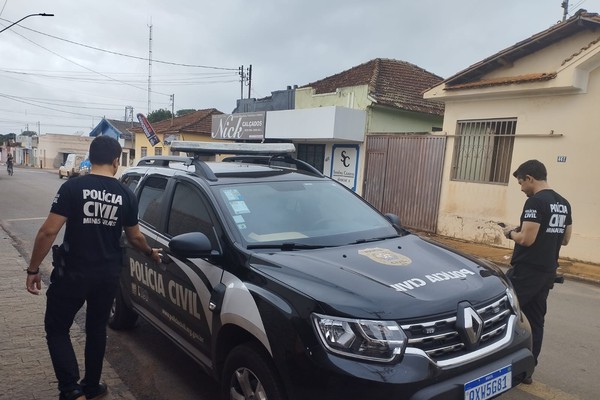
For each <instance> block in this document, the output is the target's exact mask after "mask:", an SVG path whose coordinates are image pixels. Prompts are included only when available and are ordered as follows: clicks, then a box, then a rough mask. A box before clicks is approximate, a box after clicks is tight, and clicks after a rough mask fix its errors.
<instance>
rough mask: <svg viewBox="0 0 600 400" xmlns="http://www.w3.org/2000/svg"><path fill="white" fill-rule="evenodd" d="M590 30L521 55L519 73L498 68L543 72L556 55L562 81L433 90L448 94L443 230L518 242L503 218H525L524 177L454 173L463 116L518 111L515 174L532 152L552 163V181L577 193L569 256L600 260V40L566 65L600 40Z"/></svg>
mask: <svg viewBox="0 0 600 400" xmlns="http://www.w3.org/2000/svg"><path fill="white" fill-rule="evenodd" d="M583 36H586V35H577V36H576V37H574V38H572V39H569V40H565V41H564V42H561V43H560V44H559V45H555V46H552V47H549V48H546V49H544V50H542V51H539V52H536V53H534V54H533V55H530V56H529V57H527V58H526V59H523V60H521V61H519V62H516V63H515V69H516V70H518V72H515V71H514V70H511V71H510V73H508V71H504V72H503V73H499V72H498V71H496V72H495V73H494V75H496V76H515V75H519V74H525V73H533V72H539V69H540V68H541V67H542V66H543V65H546V64H548V65H552V62H551V61H552V60H554V62H553V64H554V66H556V65H558V66H559V67H558V68H559V75H558V77H557V79H556V80H551V81H547V82H537V83H523V84H519V85H514V84H513V85H506V86H501V87H496V88H485V89H471V90H461V91H459V92H461V93H456V94H455V93H451V92H449V93H446V94H445V93H444V92H443V90H441V88H440V87H437V88H435V89H432V90H431V91H430V92H428V93H427V94H426V95H425V97H426V98H432V97H435V96H439V97H441V98H445V100H446V102H445V103H446V111H445V117H444V132H445V133H446V134H447V135H449V138H448V144H447V150H446V156H445V164H444V176H443V182H442V198H441V204H440V217H439V221H438V233H440V234H442V235H446V236H451V237H457V238H462V239H466V240H473V241H477V242H483V243H490V244H494V245H499V246H504V247H507V248H511V247H512V246H513V242H512V241H509V240H507V239H505V238H504V236H503V235H502V231H501V229H500V227H498V225H497V224H496V222H498V221H502V222H506V223H511V224H518V222H519V217H520V215H521V211H522V207H523V203H524V202H525V195H524V194H523V193H521V191H520V187H519V185H518V184H517V182H516V180H515V179H514V178H512V176H511V179H510V181H509V183H508V185H503V184H480V183H470V182H457V181H451V180H450V173H451V168H452V158H453V149H454V142H455V138H454V137H453V135H454V134H455V133H456V126H457V121H461V120H469V119H497V118H516V119H517V125H516V137H515V141H514V149H513V154H512V162H511V167H510V172H511V174H512V172H513V171H514V170H515V169H516V168H517V167H518V166H519V164H521V163H522V162H524V161H526V160H528V159H538V160H540V161H542V162H543V163H544V164H545V165H546V167H547V169H548V183H549V184H550V186H551V187H552V188H553V189H555V190H556V191H557V192H559V193H560V194H562V195H563V196H565V197H566V198H567V199H568V200H569V202H570V203H571V206H572V209H573V236H572V239H571V242H570V244H569V245H568V246H566V247H563V249H562V251H561V256H565V257H569V258H573V259H578V260H583V261H589V262H594V263H600V228H599V225H598V221H600V208H599V207H598V204H600V185H599V184H598V183H600V180H599V178H597V176H596V175H597V174H596V169H597V167H596V166H595V161H596V160H597V158H598V149H600V113H598V104H600V61H599V59H600V56H599V54H600V49H598V48H597V45H594V46H588V47H587V51H584V52H580V53H579V54H576V56H575V57H574V58H572V59H570V60H568V61H567V62H565V63H564V65H562V66H560V64H562V61H564V60H565V59H566V57H565V54H568V55H572V54H574V52H576V51H578V50H580V49H581V48H582V47H583V45H584V44H589V40H588V39H596V38H594V37H593V36H590V35H587V36H586V37H585V38H583V39H582V37H583ZM595 36H597V35H595ZM565 46H568V47H569V48H570V49H571V50H570V51H568V50H566V49H565ZM572 46H575V47H572ZM577 46H579V47H577ZM574 49H575V50H574ZM556 59H559V61H556ZM528 60H529V61H528ZM540 60H541V61H540ZM550 70H552V68H550ZM490 75H491V74H490ZM485 78H488V76H486V77H485ZM551 133H553V134H551ZM558 157H566V162H558ZM508 254H510V252H509V251H507V255H508Z"/></svg>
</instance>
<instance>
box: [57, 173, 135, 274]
mask: <svg viewBox="0 0 600 400" xmlns="http://www.w3.org/2000/svg"><path fill="white" fill-rule="evenodd" d="M50 212H52V213H55V214H59V215H62V216H64V217H66V218H67V224H66V229H65V236H64V242H65V243H66V245H67V247H68V254H67V267H69V268H77V269H78V270H80V271H82V272H84V273H85V272H90V273H93V272H94V271H95V272H102V271H104V273H109V274H118V271H119V270H120V268H121V262H122V248H121V245H120V237H121V234H122V232H123V227H127V226H135V225H137V223H138V205H137V200H136V197H135V195H134V194H133V192H132V191H131V189H129V188H128V187H127V186H125V185H123V184H122V183H121V182H119V181H118V180H116V179H115V178H112V177H108V176H102V175H84V176H79V177H76V178H71V179H69V180H68V181H66V182H65V183H64V184H63V185H62V186H61V187H60V189H58V193H57V194H56V196H55V197H54V201H53V203H52V207H51V208H50Z"/></svg>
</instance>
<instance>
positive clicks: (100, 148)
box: [90, 135, 123, 165]
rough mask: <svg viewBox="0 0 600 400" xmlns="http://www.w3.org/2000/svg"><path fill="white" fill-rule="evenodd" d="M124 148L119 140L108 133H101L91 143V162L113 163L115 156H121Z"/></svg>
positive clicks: (98, 163)
mask: <svg viewBox="0 0 600 400" xmlns="http://www.w3.org/2000/svg"><path fill="white" fill-rule="evenodd" d="M122 151H123V149H122V148H121V145H120V144H119V142H118V141H117V140H116V139H114V138H112V137H110V136H106V135H100V136H98V137H96V139H94V140H92V143H91V144H90V163H92V164H96V165H107V164H112V162H113V161H114V159H115V158H118V157H121V152H122Z"/></svg>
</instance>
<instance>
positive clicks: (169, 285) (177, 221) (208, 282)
mask: <svg viewBox="0 0 600 400" xmlns="http://www.w3.org/2000/svg"><path fill="white" fill-rule="evenodd" d="M169 193H170V194H171V196H170V199H169V200H170V205H169V207H168V211H167V213H166V215H165V217H166V221H165V225H164V226H165V230H164V232H162V233H159V235H158V236H157V242H158V243H159V246H160V247H162V252H163V254H164V255H165V256H164V257H163V263H161V274H162V275H163V277H164V280H165V293H166V298H167V301H166V302H165V307H164V309H163V313H162V318H163V319H164V322H165V324H169V325H170V329H171V331H172V335H173V336H174V337H175V338H176V339H177V341H178V344H179V345H180V346H183V347H184V348H185V350H186V351H188V353H190V354H191V355H192V356H193V357H195V358H196V359H198V360H199V361H200V362H202V363H204V364H206V365H207V366H209V367H210V366H211V358H210V346H211V332H212V312H211V311H209V301H210V298H211V296H212V295H213V293H214V291H215V287H217V286H218V285H219V283H220V280H221V277H222V274H223V270H222V269H221V268H220V267H219V266H217V265H216V264H213V263H211V262H209V261H207V260H204V259H200V258H194V259H187V258H179V257H177V256H176V255H175V254H173V253H172V252H171V251H170V249H169V246H168V244H169V241H170V239H172V238H173V237H175V236H177V235H180V234H183V233H189V232H201V233H203V234H205V235H206V236H207V237H208V239H209V240H210V242H211V244H212V247H213V249H220V245H219V241H218V239H217V235H216V234H215V230H216V229H217V228H216V227H218V221H217V219H216V216H215V215H214V213H213V211H212V208H211V207H210V206H209V204H210V203H209V202H208V199H207V197H206V196H205V195H204V194H203V193H202V192H201V190H200V189H199V188H198V187H197V186H196V185H195V184H194V183H193V182H192V181H187V180H186V179H180V180H176V181H175V182H174V186H173V188H172V191H170V192H169Z"/></svg>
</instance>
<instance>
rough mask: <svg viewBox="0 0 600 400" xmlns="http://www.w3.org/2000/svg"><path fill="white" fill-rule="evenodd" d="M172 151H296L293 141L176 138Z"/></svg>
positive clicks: (261, 153) (230, 152)
mask: <svg viewBox="0 0 600 400" xmlns="http://www.w3.org/2000/svg"><path fill="white" fill-rule="evenodd" d="M171 151H183V152H187V153H194V154H204V155H214V154H238V155H247V154H260V155H275V154H291V153H295V152H296V147H295V146H294V145H293V144H292V143H228V142H191V141H186V140H174V141H173V142H171Z"/></svg>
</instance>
